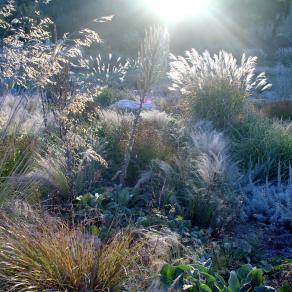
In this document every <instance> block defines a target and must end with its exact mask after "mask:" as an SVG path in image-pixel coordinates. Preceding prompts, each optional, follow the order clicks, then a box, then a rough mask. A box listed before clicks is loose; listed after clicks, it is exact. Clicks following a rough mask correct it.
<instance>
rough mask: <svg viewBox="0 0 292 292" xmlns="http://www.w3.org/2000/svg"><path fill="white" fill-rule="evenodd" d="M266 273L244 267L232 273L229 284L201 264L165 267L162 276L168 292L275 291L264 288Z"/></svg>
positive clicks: (247, 266)
mask: <svg viewBox="0 0 292 292" xmlns="http://www.w3.org/2000/svg"><path fill="white" fill-rule="evenodd" d="M265 272H268V270H266V271H264V270H262V269H258V268H255V267H252V266H251V265H249V264H247V265H243V266H242V267H240V268H239V269H238V270H237V271H231V272H230V276H229V279H228V283H226V281H225V280H224V278H223V277H221V276H220V275H219V274H218V273H216V272H213V271H212V270H211V269H210V268H207V267H205V266H204V265H201V264H190V265H178V266H172V265H164V266H163V268H162V270H161V272H160V275H161V281H162V282H163V283H164V284H165V287H167V288H168V289H169V290H168V291H190V292H193V291H204V292H215V291H216V292H240V291H243V289H244V291H258V292H259V291H274V289H273V288H271V287H268V286H264V273H265Z"/></svg>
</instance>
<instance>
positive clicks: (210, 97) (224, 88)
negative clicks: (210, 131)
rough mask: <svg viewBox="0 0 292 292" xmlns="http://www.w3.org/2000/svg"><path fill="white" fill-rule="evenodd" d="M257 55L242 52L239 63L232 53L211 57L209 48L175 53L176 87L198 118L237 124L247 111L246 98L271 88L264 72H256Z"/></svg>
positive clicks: (173, 73) (173, 74) (172, 67)
mask: <svg viewBox="0 0 292 292" xmlns="http://www.w3.org/2000/svg"><path fill="white" fill-rule="evenodd" d="M256 61H257V58H256V57H248V58H246V57H245V55H243V56H242V59H241V63H240V64H238V63H237V60H236V59H235V57H233V56H232V54H229V53H226V52H224V51H220V52H219V54H218V55H216V54H215V55H214V56H213V57H211V55H210V53H209V52H208V51H205V52H204V53H203V54H201V55H200V54H199V53H198V52H197V51H196V50H194V49H192V50H191V51H187V52H186V57H185V58H184V57H182V56H179V57H175V56H172V61H171V63H170V72H169V77H170V79H171V81H172V87H171V89H173V90H179V91H180V92H181V93H182V94H183V95H184V96H186V97H187V98H188V100H189V103H190V106H191V109H192V112H193V115H194V117H195V118H196V119H207V120H211V121H212V122H213V123H214V125H215V126H216V127H219V128H225V127H226V126H230V125H231V124H234V122H236V121H238V119H239V118H240V117H241V115H243V113H244V111H245V106H246V98H247V97H248V96H249V95H251V94H254V93H255V92H257V91H259V92H261V91H263V90H266V89H267V88H269V86H270V85H269V84H268V83H267V80H266V78H265V75H264V73H262V74H260V75H258V76H257V77H256V76H255V70H256Z"/></svg>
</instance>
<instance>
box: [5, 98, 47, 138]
mask: <svg viewBox="0 0 292 292" xmlns="http://www.w3.org/2000/svg"><path fill="white" fill-rule="evenodd" d="M0 106H1V108H0V123H1V128H2V132H3V131H4V132H5V133H6V134H9V133H10V134H11V133H15V132H17V133H19V134H37V133H38V132H39V131H41V130H42V128H43V126H44V125H43V116H42V111H41V100H40V97H39V96H37V95H33V96H30V97H27V96H26V95H12V94H7V95H5V96H2V97H1V98H0Z"/></svg>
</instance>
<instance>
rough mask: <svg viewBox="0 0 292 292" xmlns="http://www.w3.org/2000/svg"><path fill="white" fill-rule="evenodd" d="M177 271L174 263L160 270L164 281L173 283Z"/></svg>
mask: <svg viewBox="0 0 292 292" xmlns="http://www.w3.org/2000/svg"><path fill="white" fill-rule="evenodd" d="M175 272H176V267H174V266H172V265H168V264H167V265H164V266H163V267H162V269H161V271H160V274H161V276H162V281H163V282H165V283H167V284H169V285H171V284H172V282H173V281H174V280H175V278H174V274H175Z"/></svg>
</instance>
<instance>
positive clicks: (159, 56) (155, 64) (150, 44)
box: [120, 26, 169, 185]
mask: <svg viewBox="0 0 292 292" xmlns="http://www.w3.org/2000/svg"><path fill="white" fill-rule="evenodd" d="M168 52H169V36H168V33H167V31H166V29H165V28H163V27H159V26H157V27H156V26H153V27H150V28H149V29H148V30H146V33H145V38H144V41H143V42H142V44H141V48H140V52H139V56H138V69H139V81H138V83H139V90H140V104H139V109H138V110H137V111H136V112H135V119H134V121H133V126H132V131H131V134H130V137H129V140H128V145H127V147H126V149H125V155H124V163H123V167H122V170H121V175H120V183H121V184H122V185H124V184H125V180H126V179H127V172H128V167H129V163H130V159H131V154H132V150H133V146H134V143H135V138H136V135H137V131H138V127H139V121H140V114H141V112H142V107H143V103H144V100H145V98H146V96H147V94H149V91H150V89H151V88H152V86H153V85H154V84H155V83H156V82H157V81H158V80H159V79H160V78H161V77H162V75H163V74H164V72H166V67H167V56H168Z"/></svg>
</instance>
